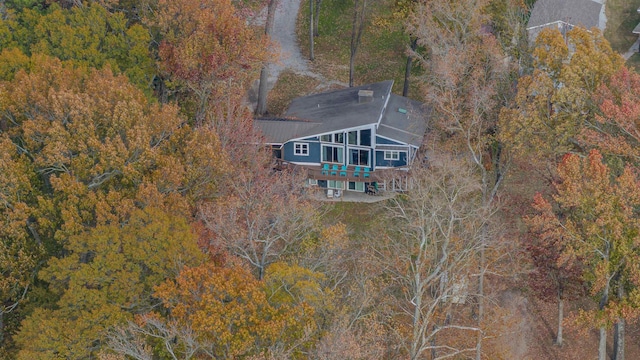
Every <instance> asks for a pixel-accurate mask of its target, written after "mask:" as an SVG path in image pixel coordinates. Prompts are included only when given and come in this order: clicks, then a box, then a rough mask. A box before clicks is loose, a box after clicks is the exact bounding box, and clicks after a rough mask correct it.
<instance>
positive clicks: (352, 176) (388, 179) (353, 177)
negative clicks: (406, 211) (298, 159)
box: [276, 159, 408, 190]
mask: <svg viewBox="0 0 640 360" xmlns="http://www.w3.org/2000/svg"><path fill="white" fill-rule="evenodd" d="M332 166H333V164H331V165H330V166H329V170H327V169H323V167H322V166H317V165H313V166H306V165H296V164H292V163H289V162H286V161H283V160H281V159H276V168H278V169H291V170H294V171H295V170H304V171H306V172H307V177H308V178H309V179H315V180H338V181H356V182H377V183H378V184H379V185H381V186H382V187H383V188H388V189H389V190H406V185H407V183H406V181H407V175H408V172H407V170H406V169H400V168H390V169H380V170H375V171H369V172H367V173H365V172H364V170H363V169H364V167H362V166H360V171H358V172H356V171H355V168H356V167H355V166H353V165H350V166H347V170H340V169H341V167H339V168H338V170H335V169H332ZM365 174H368V175H366V176H365Z"/></svg>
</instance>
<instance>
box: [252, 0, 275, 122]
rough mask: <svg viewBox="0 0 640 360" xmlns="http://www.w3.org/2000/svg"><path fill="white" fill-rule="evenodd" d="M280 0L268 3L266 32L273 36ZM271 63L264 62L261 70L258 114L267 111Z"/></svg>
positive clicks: (270, 0)
mask: <svg viewBox="0 0 640 360" xmlns="http://www.w3.org/2000/svg"><path fill="white" fill-rule="evenodd" d="M277 4H278V0H269V4H268V5H267V21H266V23H265V26H264V34H265V35H266V36H267V37H268V38H271V34H272V33H273V21H274V17H275V14H276V6H277ZM268 80H269V63H268V62H265V63H264V64H262V69H261V70H260V84H259V85H258V104H257V106H256V115H264V114H265V113H266V112H267V95H268V91H267V88H268V85H269V84H268V83H269V81H268Z"/></svg>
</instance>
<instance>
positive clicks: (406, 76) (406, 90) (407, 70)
mask: <svg viewBox="0 0 640 360" xmlns="http://www.w3.org/2000/svg"><path fill="white" fill-rule="evenodd" d="M417 47H418V38H416V37H413V36H412V37H411V51H415V50H416V48H417ZM412 65H413V56H412V55H411V54H409V55H407V66H406V67H405V69H404V85H403V86H402V96H404V97H407V96H408V95H409V77H410V76H411V66H412Z"/></svg>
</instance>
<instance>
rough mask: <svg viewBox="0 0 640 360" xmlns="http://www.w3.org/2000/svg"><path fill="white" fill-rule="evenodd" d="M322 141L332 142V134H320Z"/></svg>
mask: <svg viewBox="0 0 640 360" xmlns="http://www.w3.org/2000/svg"><path fill="white" fill-rule="evenodd" d="M320 141H324V142H331V134H328V135H320Z"/></svg>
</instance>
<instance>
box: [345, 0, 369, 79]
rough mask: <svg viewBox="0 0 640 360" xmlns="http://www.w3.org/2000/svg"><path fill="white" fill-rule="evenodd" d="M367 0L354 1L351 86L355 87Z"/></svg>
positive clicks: (350, 68)
mask: <svg viewBox="0 0 640 360" xmlns="http://www.w3.org/2000/svg"><path fill="white" fill-rule="evenodd" d="M366 11H367V0H355V1H354V2H353V22H352V27H351V53H350V57H349V87H353V77H354V66H355V60H356V53H357V52H358V46H360V40H361V39H362V32H363V31H364V23H365V19H366Z"/></svg>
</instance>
